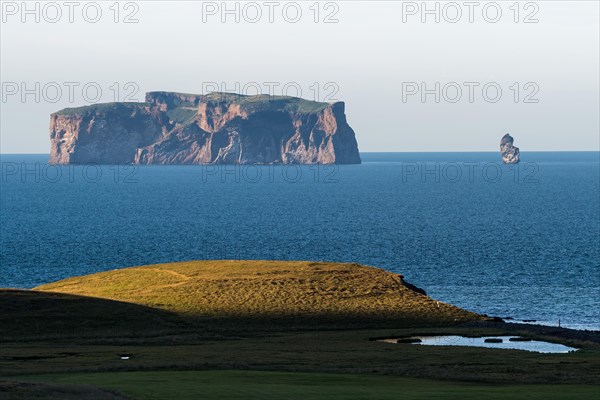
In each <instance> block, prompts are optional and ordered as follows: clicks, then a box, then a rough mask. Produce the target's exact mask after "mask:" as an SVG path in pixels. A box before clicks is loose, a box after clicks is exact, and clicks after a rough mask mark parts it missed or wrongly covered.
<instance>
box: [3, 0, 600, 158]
mask: <svg viewBox="0 0 600 400" xmlns="http://www.w3.org/2000/svg"><path fill="white" fill-rule="evenodd" d="M36 3H39V5H38V7H39V9H38V10H37V11H36V10H35V7H36V6H35V4H36ZM78 3H79V5H78V7H76V8H75V9H74V11H73V19H74V22H72V23H71V22H69V15H68V14H69V9H68V8H67V6H65V5H64V2H62V1H58V2H56V3H54V4H58V7H59V11H60V12H61V14H60V15H61V16H60V18H58V20H57V22H54V23H52V22H51V21H52V20H55V19H57V15H58V14H57V10H56V8H55V7H54V6H46V8H44V5H45V3H44V2H28V3H27V4H28V6H29V7H31V9H33V10H34V11H33V12H32V13H31V14H27V13H23V10H22V6H21V1H17V2H10V1H2V27H1V39H0V42H1V54H0V59H1V61H0V67H1V81H2V103H1V122H0V129H1V140H0V145H1V147H0V151H1V152H2V153H48V152H49V139H48V125H49V115H50V113H52V112H54V111H57V110H60V109H62V108H65V107H78V106H82V105H86V104H90V101H94V97H95V88H97V87H99V88H100V89H101V90H102V96H101V98H100V100H101V101H102V102H107V101H114V99H115V97H116V99H117V100H125V99H126V97H127V95H128V94H132V95H131V96H129V97H128V98H127V99H128V100H137V101H143V99H144V92H146V91H158V90H165V91H179V92H188V93H202V92H203V91H205V90H206V91H211V90H213V83H217V84H219V85H220V84H221V83H225V87H224V89H225V90H226V91H236V89H237V90H241V89H242V88H243V87H246V90H247V92H248V93H249V94H254V93H255V92H256V87H259V90H261V91H262V92H263V93H268V92H269V88H270V87H272V88H274V94H285V93H282V88H283V87H284V86H285V85H287V87H288V88H289V91H288V92H287V94H289V95H295V93H296V92H295V90H294V88H300V89H301V91H302V97H304V98H307V99H314V98H315V97H316V98H317V99H318V100H328V99H329V98H328V97H327V95H328V94H330V93H332V92H333V91H337V93H336V94H335V96H333V98H334V99H337V100H342V101H345V102H346V115H347V117H348V121H349V123H350V125H351V126H352V127H353V128H354V130H355V132H356V135H357V140H358V143H359V148H360V150H361V151H363V152H366V151H497V150H498V144H499V141H500V138H501V137H502V136H503V135H504V134H505V133H507V132H510V133H511V134H512V135H513V136H514V137H515V145H516V146H518V147H520V148H521V151H555V150H595V151H597V150H600V143H599V142H600V138H599V137H600V133H599V132H600V127H599V109H600V90H599V75H600V74H599V47H600V45H599V34H600V33H599V21H598V19H599V17H598V15H599V6H598V4H599V3H598V2H597V1H579V2H577V1H536V2H521V3H520V4H519V7H518V11H519V12H518V15H516V12H515V11H516V8H515V7H514V6H513V3H514V1H498V2H496V3H493V4H490V3H491V2H485V1H482V2H478V5H477V6H476V7H475V8H474V9H473V13H472V18H473V22H469V11H470V10H469V8H468V7H467V6H465V5H464V2H460V1H459V2H456V3H452V4H450V5H448V4H447V3H446V2H438V3H436V2H427V4H428V7H430V8H431V9H434V8H435V7H436V4H437V7H439V10H440V12H439V15H440V21H439V22H436V21H435V20H434V18H435V15H434V14H422V12H421V11H422V9H421V7H422V2H421V1H419V2H391V1H380V2H373V1H335V2H320V3H319V7H318V9H319V13H318V15H317V14H316V13H315V10H316V8H315V7H314V6H313V4H314V1H308V2H297V3H293V4H292V2H286V1H280V2H277V3H279V4H278V5H275V6H273V7H274V8H272V9H271V10H273V13H272V17H273V20H274V21H273V22H269V10H270V8H269V6H268V5H265V2H263V1H257V2H254V3H252V4H250V5H247V4H246V2H228V7H230V9H232V10H234V12H233V13H232V14H223V13H222V11H223V10H222V2H221V1H219V2H201V1H196V2H191V1H185V2H184V1H179V2H178V1H135V2H129V3H128V4H126V3H127V2H121V3H120V7H119V13H118V21H119V22H117V23H115V22H114V18H115V16H116V15H115V9H111V8H110V7H111V5H112V4H113V3H114V1H108V2H97V4H98V5H99V7H100V10H101V12H102V14H101V16H100V19H99V21H98V22H96V23H91V22H88V21H86V19H85V18H84V16H85V17H86V18H88V20H89V21H91V20H93V19H94V18H95V15H96V14H95V11H96V6H95V4H96V3H94V4H92V5H90V3H91V2H87V1H80V2H78ZM236 3H238V6H237V7H238V10H239V12H237V16H239V18H240V21H239V22H236V21H235V20H234V18H235V17H236V12H235V7H236ZM526 3H527V5H526ZM455 5H458V7H459V8H456V6H455ZM496 5H498V6H499V10H500V11H501V15H500V17H499V20H498V21H497V22H495V23H492V21H493V20H494V19H496V11H497V9H498V7H496ZM311 6H312V7H313V8H311ZM15 7H16V8H15ZM53 7H54V8H53ZM84 7H86V13H85V14H84V12H83V8H84ZM415 7H417V8H419V9H418V10H417V9H416V8H415ZM511 7H512V8H511ZM284 8H285V10H286V11H285V12H284V11H283V9H284ZM484 8H485V10H486V11H485V12H484V11H483V9H484ZM298 9H300V10H301V12H302V15H301V16H300V17H298V18H296V12H297V10H298ZM257 10H260V12H261V13H262V14H261V17H260V19H258V17H257V16H258V14H257ZM457 11H460V12H461V16H460V18H459V19H458V21H457V22H455V23H452V20H455V19H457V16H458V14H457ZM128 15H129V16H130V19H137V20H138V22H137V23H124V22H123V20H124V19H125V17H127V16H128ZM35 17H39V19H40V20H39V22H36V21H35ZM327 17H329V18H328V20H330V21H331V22H333V23H325V22H324V20H325V19H326V18H327ZM23 18H25V22H23V21H22V19H23ZM222 18H226V20H225V21H224V22H223V21H222ZM315 18H317V21H318V22H315ZM422 18H426V20H425V22H422ZM515 18H516V19H517V21H518V22H515ZM256 19H258V22H255V23H252V22H251V20H256ZM286 19H287V20H286ZM294 19H298V22H296V23H292V22H291V21H293V20H294ZM336 19H337V22H334V21H333V20H336ZM403 19H404V21H403ZM536 19H537V20H538V22H533V23H525V22H524V20H528V21H530V22H532V21H534V20H536ZM273 82H275V83H277V84H275V83H273ZM36 83H38V85H39V86H38V87H39V89H36ZM115 83H116V84H115ZM128 83H129V85H127V84H128ZM436 83H439V90H436ZM85 85H87V88H88V92H87V95H86V94H85V93H83V89H82V88H83V87H84V86H85ZM238 85H239V86H238ZM57 87H58V88H59V89H60V90H61V91H62V93H60V94H58V92H57V91H56V88H57ZM69 87H72V88H73V98H72V99H70V98H69ZM483 87H486V90H487V91H486V93H487V97H485V96H486V95H485V94H484V93H483ZM117 88H119V91H118V96H117V93H116V92H117ZM238 88H239V89H238ZM317 88H319V90H318V93H317V90H316V89H317ZM498 88H499V89H500V90H501V91H502V95H501V96H500V97H499V98H498V100H497V101H496V102H493V101H494V100H496V90H497V89H498ZM23 89H26V90H29V92H27V93H29V94H26V95H25V96H24V98H22V95H23ZM422 89H426V90H429V92H428V93H429V94H427V95H426V96H425V98H424V100H425V102H422V98H421V94H422ZM457 89H459V90H460V91H461V93H462V96H461V97H460V99H457V93H458V92H457ZM471 90H472V92H471V93H472V96H473V98H472V102H471V101H470V99H469V94H470V91H471ZM136 91H137V92H136ZM317 94H318V96H317ZM36 95H38V96H39V99H36V98H35V97H36ZM436 95H439V102H436V101H435V100H436V99H435V97H436ZM515 97H516V98H515ZM536 100H537V102H530V101H536ZM526 101H527V102H526Z"/></svg>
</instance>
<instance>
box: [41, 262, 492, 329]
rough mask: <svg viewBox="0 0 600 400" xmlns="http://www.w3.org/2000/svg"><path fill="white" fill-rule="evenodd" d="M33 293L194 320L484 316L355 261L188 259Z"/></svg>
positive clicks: (443, 321)
mask: <svg viewBox="0 0 600 400" xmlns="http://www.w3.org/2000/svg"><path fill="white" fill-rule="evenodd" d="M36 290H38V291H45V292H60V293H68V294H72V295H79V296H91V297H97V298H103V299H110V300H118V301H123V302H129V303H135V304H139V305H143V306H148V307H153V308H158V309H162V310H165V311H170V312H175V313H177V314H180V315H185V316H191V317H207V318H252V319H260V318H266V319H269V320H273V319H278V320H283V319H286V318H291V319H298V318H301V319H302V318H311V319H320V320H322V321H331V322H334V321H358V320H363V321H367V320H368V321H381V320H395V321H404V322H408V321H411V322H422V323H435V324H446V323H452V322H457V321H467V320H476V319H481V317H480V316H479V315H477V314H474V313H471V312H468V311H465V310H462V309H460V308H458V307H455V306H452V305H449V304H445V303H442V302H438V301H435V300H433V299H431V298H429V297H428V296H426V295H424V294H422V293H419V292H418V291H416V290H414V287H412V285H409V284H406V283H405V282H404V280H403V279H402V277H401V276H400V275H397V274H394V273H391V272H387V271H384V270H381V269H378V268H372V267H366V266H361V265H358V264H339V263H317V262H300V261H190V262H180V263H169V264H158V265H151V266H144V267H134V268H126V269H120V270H115V271H108V272H102V273H98V274H93V275H89V276H83V277H75V278H69V279H65V280H62V281H59V282H55V283H51V284H47V285H43V286H40V287H38V288H36Z"/></svg>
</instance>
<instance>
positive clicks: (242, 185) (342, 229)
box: [0, 152, 600, 329]
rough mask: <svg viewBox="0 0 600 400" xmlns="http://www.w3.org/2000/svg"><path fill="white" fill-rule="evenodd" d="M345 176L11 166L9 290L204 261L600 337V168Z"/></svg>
mask: <svg viewBox="0 0 600 400" xmlns="http://www.w3.org/2000/svg"><path fill="white" fill-rule="evenodd" d="M361 157H362V159H363V164H361V165H339V166H323V165H321V166H297V165H290V166H232V165H227V166H225V165H222V166H131V165H120V166H98V165H90V166H49V165H47V164H46V162H47V160H48V156H47V155H2V156H0V162H1V164H2V176H1V186H0V189H1V191H0V211H1V213H0V242H1V247H0V287H12V288H32V287H35V286H37V285H40V284H43V283H47V282H51V281H55V280H58V279H63V278H66V277H70V276H74V275H84V274H90V273H94V272H98V271H105V270H112V269H117V268H123V267H129V266H136V265H144V264H152V263H162V262H172V261H183V260H192V259H280V260H323V261H340V262H356V263H361V264H366V265H371V266H376V267H381V268H385V269H387V270H390V271H394V272H397V273H401V274H403V275H404V276H405V279H406V280H407V281H409V282H411V283H413V284H415V285H417V286H419V287H422V288H423V289H425V290H426V292H427V294H428V295H430V296H431V297H433V298H436V299H438V300H441V301H446V302H449V303H452V304H455V305H457V306H459V307H463V308H466V309H469V310H473V311H477V312H481V313H486V314H488V315H494V316H500V317H510V318H514V319H515V320H523V319H526V320H536V321H537V323H543V324H549V325H558V323H559V321H560V324H561V325H562V326H565V327H572V328H577V329H600V198H599V197H600V187H599V185H600V154H599V153H598V152H529V153H528V152H522V153H521V157H522V158H521V163H520V164H517V165H503V164H501V163H500V159H499V153H496V152H489V153H362V154H361Z"/></svg>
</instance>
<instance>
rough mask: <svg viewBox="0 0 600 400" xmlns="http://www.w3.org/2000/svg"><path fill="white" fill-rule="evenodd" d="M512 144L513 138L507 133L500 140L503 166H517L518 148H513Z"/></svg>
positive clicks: (518, 158)
mask: <svg viewBox="0 0 600 400" xmlns="http://www.w3.org/2000/svg"><path fill="white" fill-rule="evenodd" d="M513 142H514V139H513V137H512V136H510V134H508V133H507V134H506V135H504V136H503V137H502V140H500V153H502V162H503V163H504V164H517V163H518V162H519V160H520V153H519V148H518V147H515V146H513Z"/></svg>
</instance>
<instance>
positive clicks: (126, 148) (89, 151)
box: [49, 92, 361, 165]
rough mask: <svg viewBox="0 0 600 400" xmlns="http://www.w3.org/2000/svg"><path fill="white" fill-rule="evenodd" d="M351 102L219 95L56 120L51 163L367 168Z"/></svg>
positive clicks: (96, 109) (175, 97)
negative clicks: (350, 118)
mask: <svg viewBox="0 0 600 400" xmlns="http://www.w3.org/2000/svg"><path fill="white" fill-rule="evenodd" d="M360 162H361V159H360V155H359V151H358V144H357V142H356V138H355V133H354V131H353V130H352V128H351V127H350V125H348V122H347V120H346V115H345V104H344V103H343V102H341V101H338V102H334V103H324V102H315V101H309V100H305V99H301V98H298V97H289V96H270V95H255V96H245V95H240V94H235V93H224V92H213V93H209V94H206V95H196V94H184V93H174V92H149V93H146V98H145V102H143V103H137V102H116V103H102V104H94V105H89V106H84V107H78V108H66V109H64V110H61V111H58V112H55V113H53V114H51V116H50V160H49V163H50V164H140V165H145V164H360Z"/></svg>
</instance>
